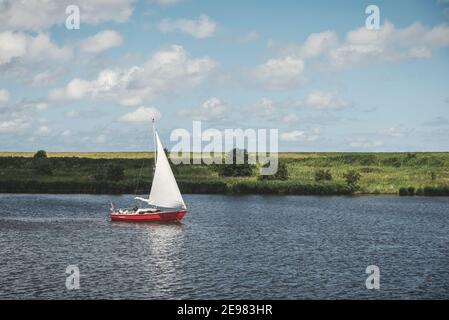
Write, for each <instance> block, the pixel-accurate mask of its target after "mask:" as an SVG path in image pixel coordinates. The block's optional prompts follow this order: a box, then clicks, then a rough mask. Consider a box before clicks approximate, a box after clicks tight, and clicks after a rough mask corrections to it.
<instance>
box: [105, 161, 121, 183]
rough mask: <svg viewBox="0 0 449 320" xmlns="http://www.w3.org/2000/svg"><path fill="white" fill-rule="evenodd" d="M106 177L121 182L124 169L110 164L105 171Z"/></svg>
mask: <svg viewBox="0 0 449 320" xmlns="http://www.w3.org/2000/svg"><path fill="white" fill-rule="evenodd" d="M106 176H107V178H108V179H109V180H112V181H120V180H123V179H124V178H125V168H123V166H121V165H118V164H111V165H109V166H108V168H107V170H106Z"/></svg>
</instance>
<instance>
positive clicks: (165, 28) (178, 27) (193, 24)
mask: <svg viewBox="0 0 449 320" xmlns="http://www.w3.org/2000/svg"><path fill="white" fill-rule="evenodd" d="M216 27H217V24H216V23H215V21H213V20H210V19H209V17H208V16H206V15H200V16H199V17H198V18H197V19H195V20H189V19H178V20H171V19H164V20H162V21H161V22H160V23H159V30H160V31H162V32H164V33H165V32H171V31H180V32H183V33H187V34H189V35H191V36H194V37H195V38H198V39H204V38H208V37H211V36H212V35H213V34H214V32H215V29H216Z"/></svg>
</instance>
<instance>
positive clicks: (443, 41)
mask: <svg viewBox="0 0 449 320" xmlns="http://www.w3.org/2000/svg"><path fill="white" fill-rule="evenodd" d="M447 46H449V26H448V25H445V24H441V25H439V26H435V27H433V28H429V27H426V26H423V25H422V24H420V23H413V24H411V25H409V26H407V27H405V28H402V29H397V28H395V26H394V25H393V24H391V23H389V22H386V23H384V24H383V25H382V26H381V27H380V29H379V30H368V29H366V28H365V27H361V28H359V29H356V30H353V31H349V32H348V33H347V34H346V39H345V41H344V42H343V43H342V44H340V45H338V47H336V48H334V49H332V50H330V52H329V58H330V63H331V65H332V66H334V67H349V66H354V65H358V64H369V63H379V62H398V61H403V60H406V59H411V58H430V57H431V56H432V51H433V50H434V49H437V48H441V47H447Z"/></svg>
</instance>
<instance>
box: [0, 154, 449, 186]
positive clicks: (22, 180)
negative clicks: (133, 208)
mask: <svg viewBox="0 0 449 320" xmlns="http://www.w3.org/2000/svg"><path fill="white" fill-rule="evenodd" d="M193 156H194V157H198V156H199V155H198V154H194V155H193ZM279 159H280V162H283V163H285V164H286V167H287V171H288V179H287V180H279V181H277V180H269V181H261V180H260V179H258V168H255V169H254V173H253V175H252V176H250V177H222V176H220V175H219V165H212V166H208V165H205V164H201V165H178V166H173V169H174V173H175V176H176V178H177V180H178V181H179V184H180V188H181V190H182V191H183V192H185V193H237V194H241V193H256V194H261V193H267V194H278V193H279V194H348V193H356V194H399V190H400V189H401V188H413V189H414V191H413V192H412V193H413V194H414V193H417V194H419V195H421V194H424V195H433V194H434V193H435V192H433V191H432V190H437V192H436V193H435V194H436V195H445V194H446V193H448V190H449V153H280V155H279ZM45 161H46V165H47V166H48V167H50V170H49V171H51V172H47V173H45V172H44V173H43V172H40V170H37V169H36V159H34V158H33V153H32V152H27V153H19V152H3V153H0V192H49V193H61V192H62V193H146V192H148V190H149V188H150V183H151V179H152V163H153V154H152V153H151V152H86V153H70V152H49V153H48V158H47V159H45ZM111 165H119V166H121V167H123V168H124V177H123V178H121V179H119V180H118V181H112V180H110V179H107V178H106V179H100V178H99V177H98V172H101V171H102V170H103V168H106V167H108V166H111ZM317 170H329V172H330V173H331V175H332V179H331V180H330V181H315V173H316V172H317ZM349 170H355V171H356V172H358V173H359V174H360V180H359V181H358V183H357V188H356V189H351V190H349V189H348V185H347V183H346V180H345V178H344V174H345V173H346V172H348V171H349ZM41 171H42V170H41ZM406 193H407V192H406Z"/></svg>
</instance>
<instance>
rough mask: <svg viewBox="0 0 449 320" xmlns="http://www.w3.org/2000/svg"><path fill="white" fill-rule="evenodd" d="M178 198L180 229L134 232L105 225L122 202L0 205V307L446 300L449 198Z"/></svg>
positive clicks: (136, 228) (7, 200) (83, 198)
mask: <svg viewBox="0 0 449 320" xmlns="http://www.w3.org/2000/svg"><path fill="white" fill-rule="evenodd" d="M185 198H186V202H187V204H188V205H189V212H188V214H187V215H186V217H185V218H184V220H183V223H182V224H148V223H146V224H138V223H123V222H114V223H112V222H110V221H109V220H108V218H107V212H108V208H109V201H111V200H112V201H113V202H115V203H117V204H122V205H131V204H132V203H131V202H130V201H132V200H130V199H132V197H131V196H94V195H14V194H2V195H0V298H3V299H5V298H6V299H12V298H16V299H17V298H18V299H38V298H39V299H56V298H58V299H79V298H83V299H86V298H87V299H95V298H104V299H187V298H190V299H199V298H204V299H238V298H239V299H240V298H242V299H243V298H248V299H312V298H318V299H322V298H323V299H334V298H338V299H340V298H350V299H352V298H369V299H385V298H386V299H414V298H438V299H442V298H445V299H447V298H449V198H423V197H384V196H379V197H312V196H304V197H303V196H285V197H280V196H263V197H262V196H242V197H237V196H210V195H186V196H185ZM73 264H74V265H77V266H78V267H79V269H80V273H81V278H80V289H79V290H72V291H69V290H67V289H66V286H65V282H66V276H67V275H66V274H65V270H66V267H67V266H68V265H73ZM368 265H377V266H378V267H379V268H380V289H379V290H367V289H366V287H365V280H366V278H367V276H368V275H367V274H365V269H366V267H367V266H368Z"/></svg>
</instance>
